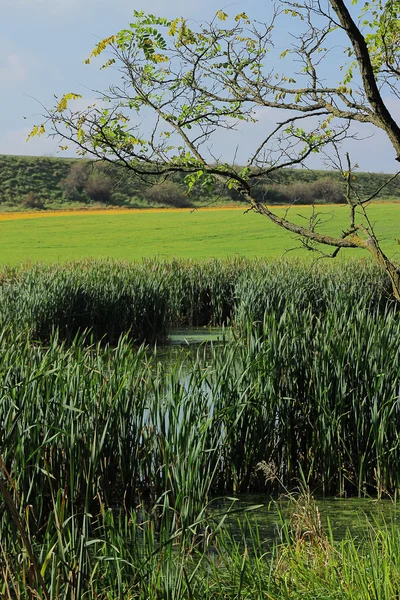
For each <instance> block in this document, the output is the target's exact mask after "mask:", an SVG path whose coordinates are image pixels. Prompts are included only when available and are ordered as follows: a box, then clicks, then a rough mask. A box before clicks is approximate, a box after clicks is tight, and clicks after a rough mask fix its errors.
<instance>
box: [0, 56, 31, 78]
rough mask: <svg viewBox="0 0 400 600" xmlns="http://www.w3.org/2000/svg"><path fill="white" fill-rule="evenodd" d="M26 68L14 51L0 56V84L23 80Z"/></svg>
mask: <svg viewBox="0 0 400 600" xmlns="http://www.w3.org/2000/svg"><path fill="white" fill-rule="evenodd" d="M26 76H27V69H26V66H25V65H24V62H23V60H22V59H21V58H20V57H19V56H18V55H17V54H15V53H14V52H10V53H9V54H6V55H5V57H4V58H0V84H8V85H9V84H12V83H19V82H21V81H24V79H26Z"/></svg>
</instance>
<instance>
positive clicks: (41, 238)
mask: <svg viewBox="0 0 400 600" xmlns="http://www.w3.org/2000/svg"><path fill="white" fill-rule="evenodd" d="M310 211H311V209H310V208H309V207H295V208H292V209H291V211H290V215H289V216H290V217H291V218H292V219H293V220H296V221H297V222H302V220H304V219H303V217H307V216H309V215H310ZM320 211H321V213H322V214H323V215H325V217H326V219H327V220H329V219H330V220H329V222H328V223H326V224H325V225H324V226H323V227H324V229H323V230H324V231H327V232H329V233H331V234H337V235H339V234H340V232H341V231H342V229H344V228H346V227H347V226H348V222H347V214H348V209H347V208H346V207H340V206H331V207H329V206H324V207H321V209H320ZM276 212H277V213H278V214H281V215H283V214H284V213H283V209H277V210H276ZM300 215H301V216H300ZM369 215H370V219H371V220H372V222H374V223H375V224H376V233H377V234H378V236H379V238H380V239H381V240H382V246H383V248H384V250H385V251H386V252H387V253H388V254H389V256H391V257H394V258H396V253H397V252H399V250H400V248H399V246H398V243H397V241H396V238H398V237H400V204H396V203H385V204H383V203H379V204H375V205H371V206H370V208H369ZM323 230H322V229H321V231H323ZM291 248H296V250H293V251H292V252H291V253H290V254H289V257H290V256H309V255H311V253H307V252H306V251H305V250H304V249H302V248H301V244H300V242H299V241H298V240H297V239H296V237H295V236H293V235H291V234H289V233H287V232H286V231H283V230H281V229H280V228H278V227H276V226H275V225H273V224H271V223H270V222H269V221H268V220H267V219H266V218H263V217H261V216H259V215H255V214H253V213H246V214H243V209H237V208H232V209H223V208H216V209H201V210H199V211H196V212H190V211H189V210H141V211H128V210H104V211H93V212H91V211H87V212H78V211H77V212H73V211H66V212H62V213H60V212H53V213H13V214H10V213H7V214H2V215H0V257H1V258H0V262H1V264H10V265H15V264H19V263H21V262H27V261H31V262H44V263H53V262H64V261H69V260H78V259H82V258H87V257H110V258H118V259H126V260H136V259H140V258H143V257H151V256H159V257H161V258H170V257H181V258H196V259H206V258H210V257H216V258H224V257H227V256H231V255H240V256H246V257H255V256H268V257H271V258H279V257H280V256H282V255H283V254H284V253H285V252H286V251H287V250H290V249H291ZM342 255H343V256H345V257H348V256H355V257H357V258H359V257H361V256H363V255H365V253H363V252H362V251H359V250H355V251H348V252H347V253H346V252H343V254H342ZM312 257H313V258H315V255H314V254H313V255H312Z"/></svg>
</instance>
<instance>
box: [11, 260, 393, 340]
mask: <svg viewBox="0 0 400 600" xmlns="http://www.w3.org/2000/svg"><path fill="white" fill-rule="evenodd" d="M294 301H296V302H297V307H298V310H301V309H302V308H306V307H307V306H311V307H312V310H313V312H314V313H323V312H326V311H327V310H331V309H334V307H335V304H337V305H338V306H340V309H343V307H345V309H346V311H351V310H352V308H353V306H355V305H360V306H365V307H366V308H367V309H369V308H374V307H375V308H376V307H378V308H379V310H381V311H385V310H386V306H387V305H388V304H390V303H391V301H390V282H389V281H388V280H387V278H386V277H385V276H384V275H383V274H382V272H381V271H379V270H378V269H377V268H376V267H374V266H373V265H371V264H370V263H368V262H360V263H349V264H338V265H336V264H335V265H332V266H331V265H327V264H326V263H318V264H316V265H315V266H314V267H310V265H309V264H305V263H302V262H296V261H294V262H284V261H278V262H273V261H266V260H248V259H242V258H232V259H227V260H226V261H218V260H211V261H205V262H199V261H183V260H173V261H160V260H153V259H151V260H144V261H142V262H140V263H125V262H118V261H111V260H104V261H99V260H89V261H83V262H78V263H71V264H69V265H66V266H65V265H52V266H45V265H34V266H29V265H28V266H25V267H20V268H17V269H12V268H8V269H7V268H6V269H5V270H3V272H2V273H0V324H8V323H13V324H14V325H15V326H17V327H18V328H20V329H21V328H22V329H24V328H28V329H29V330H30V331H31V332H32V335H33V336H34V337H36V338H37V339H38V340H42V341H47V340H49V338H50V336H51V335H52V333H54V332H55V331H57V332H58V335H59V337H60V338H63V339H66V340H68V341H71V340H72V339H73V338H74V337H75V335H76V334H77V333H79V332H80V333H82V332H83V331H85V330H88V329H90V330H91V334H92V336H93V337H94V339H97V340H100V339H103V340H104V341H106V342H110V343H116V341H117V340H118V338H119V337H120V335H123V334H129V336H130V337H131V338H132V339H134V340H136V341H138V342H139V343H142V342H154V341H156V340H158V341H165V338H166V336H167V333H168V330H169V328H171V327H174V326H182V325H190V326H204V325H226V324H227V323H231V324H237V325H241V326H242V325H244V324H245V323H249V322H250V323H253V322H254V321H258V322H262V320H263V315H264V313H265V312H271V311H272V312H274V313H277V312H278V311H281V310H282V309H283V308H284V307H285V306H286V304H287V303H289V304H290V303H291V302H294Z"/></svg>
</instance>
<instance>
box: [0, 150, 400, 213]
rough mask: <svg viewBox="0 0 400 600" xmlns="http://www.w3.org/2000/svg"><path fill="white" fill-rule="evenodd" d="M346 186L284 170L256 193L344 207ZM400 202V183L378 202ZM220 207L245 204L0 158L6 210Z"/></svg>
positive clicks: (363, 181) (225, 193) (113, 171)
mask: <svg viewBox="0 0 400 600" xmlns="http://www.w3.org/2000/svg"><path fill="white" fill-rule="evenodd" d="M390 178H391V175H389V174H386V173H358V174H357V175H356V178H355V180H354V184H355V185H356V186H357V189H358V193H359V194H360V196H361V197H362V198H366V197H368V196H370V195H372V194H373V193H375V192H376V190H377V189H379V188H380V187H381V186H383V185H384V184H385V182H387V181H388V180H389V179H390ZM344 193H345V182H344V181H343V178H342V176H341V175H340V173H338V172H335V171H309V170H306V169H284V170H282V171H279V172H277V173H275V174H274V175H273V178H271V179H270V178H266V177H265V178H261V179H259V180H257V183H256V184H255V185H254V187H253V194H254V195H255V196H256V197H257V198H259V199H262V200H264V201H265V202H266V203H268V204H288V203H293V202H298V203H299V204H312V203H314V202H316V203H339V204H340V203H342V202H344V201H345V197H344ZM399 198H400V178H399V179H395V180H394V181H392V182H391V183H389V184H388V185H387V186H386V187H385V188H384V189H382V191H381V192H380V193H379V196H378V199H382V200H395V199H399ZM209 202H215V203H218V204H224V203H231V204H232V203H236V202H241V197H240V195H239V194H238V193H237V192H235V190H229V189H228V188H227V187H226V186H224V185H223V184H222V183H216V185H215V187H214V188H213V189H212V190H207V189H205V188H202V187H198V188H195V189H194V190H193V191H192V193H191V194H190V196H189V195H188V193H187V186H186V185H185V182H184V176H183V175H181V174H175V175H174V176H173V177H172V178H171V179H168V180H166V181H154V182H153V183H149V182H148V181H143V180H142V179H140V178H139V177H137V176H135V175H134V174H133V173H131V172H129V171H128V170H126V169H123V168H120V167H118V166H117V165H113V164H110V163H99V162H94V161H91V160H88V159H68V158H53V157H46V156H41V157H28V156H8V155H2V156H1V155H0V205H2V206H3V207H4V208H11V209H12V208H14V209H32V208H33V209H44V208H62V207H63V205H66V204H67V205H71V204H83V205H85V204H93V203H95V204H102V205H104V204H105V205H107V204H108V205H120V206H132V207H138V208H140V207H146V206H164V207H168V206H173V207H180V208H183V207H188V206H198V205H201V204H205V203H209Z"/></svg>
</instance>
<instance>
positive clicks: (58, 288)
mask: <svg viewBox="0 0 400 600" xmlns="http://www.w3.org/2000/svg"><path fill="white" fill-rule="evenodd" d="M0 281H1V284H0V315H1V323H0V327H1V333H0V335H1V340H0V341H1V343H0V387H1V394H2V400H1V403H0V440H1V465H0V466H1V474H2V477H1V479H0V486H1V490H0V491H1V496H2V500H1V502H2V504H1V512H0V569H1V572H2V580H1V588H0V593H1V594H2V597H4V598H7V599H8V598H15V597H18V598H28V597H32V594H37V595H38V597H46V598H57V599H58V598H84V597H90V598H93V597H96V598H97V597H98V598H122V597H126V598H143V599H145V598H154V600H155V599H158V598H171V599H172V598H176V599H178V598H188V599H192V598H199V599H203V598H221V599H222V598H232V599H233V598H264V597H265V598H289V597H290V598H291V597H294V598H295V597H300V596H301V597H304V598H317V597H324V598H393V597H395V595H393V594H396V593H397V591H398V590H399V585H400V565H399V556H400V552H399V550H400V532H399V529H398V527H397V525H396V519H397V511H393V512H391V513H389V512H386V517H385V515H384V516H383V517H382V518H381V517H379V519H378V518H376V519H375V518H374V519H372V520H371V518H370V519H369V523H368V525H366V526H364V527H362V530H359V533H358V537H355V534H354V531H353V533H352V534H350V533H349V534H346V532H345V531H343V530H342V531H341V534H340V536H339V537H338V536H337V535H336V533H335V531H336V530H335V527H330V525H329V519H328V520H327V519H326V518H325V519H323V520H321V515H320V513H319V511H318V508H317V506H316V504H315V501H314V500H313V498H312V496H311V494H310V492H309V489H312V490H314V492H315V494H317V495H319V496H321V495H324V496H337V497H345V496H353V497H360V498H363V497H372V498H375V499H377V498H386V499H396V498H397V495H398V490H399V489H400V475H399V473H400V469H399V463H400V442H399V435H398V431H399V426H400V422H399V421H400V410H399V400H398V398H399V381H400V350H399V345H398V339H399V335H400V312H399V310H398V306H397V304H396V303H395V302H394V301H393V300H392V299H391V296H390V284H389V282H388V281H387V280H386V278H385V276H384V275H383V274H382V272H381V271H379V270H378V269H377V268H376V267H374V266H372V265H371V264H370V263H367V262H365V263H363V262H361V263H348V264H347V263H345V264H336V263H334V264H327V263H317V264H315V265H313V266H312V267H310V265H309V264H306V263H302V262H296V261H293V262H284V261H281V262H268V261H265V260H248V259H239V258H237V259H231V260H225V261H217V260H212V261H208V262H196V261H183V260H173V261H160V260H146V261H143V262H141V263H121V262H114V261H110V260H108V261H86V262H81V263H70V264H67V265H51V266H44V265H36V266H26V267H16V268H14V267H8V268H4V269H3V271H2V273H1V279H0ZM209 324H212V325H215V326H220V327H221V326H223V327H224V328H228V327H229V335H228V333H227V334H226V336H225V337H226V340H227V343H220V342H219V341H216V342H212V343H210V344H208V345H206V346H200V347H199V348H198V350H197V351H194V352H193V351H192V352H191V353H186V359H185V363H184V364H183V363H182V361H180V360H179V359H178V360H177V361H176V362H175V363H174V362H172V363H171V361H168V362H166V361H165V360H163V352H162V350H160V349H159V344H160V343H164V342H166V341H167V340H168V336H169V335H170V333H171V331H172V328H174V327H176V326H180V327H183V326H189V325H190V326H193V325H195V326H205V325H209ZM224 335H225V333H224V330H222V336H224ZM155 342H156V343H157V344H156V345H152V346H146V345H145V343H151V344H154V343H155ZM248 492H252V493H257V494H261V496H260V495H258V496H256V497H254V498H253V499H252V500H251V501H249V500H248V499H247V501H246V502H244V503H243V502H241V501H238V500H237V499H238V498H240V497H241V494H243V493H248ZM282 494H283V495H284V496H285V500H284V501H283V502H280V501H278V502H276V504H274V506H275V508H273V509H272V510H273V511H275V514H276V515H277V517H276V520H275V526H274V528H273V531H272V530H271V529H267V530H265V529H264V528H263V526H262V522H263V515H264V514H265V513H266V511H267V506H266V504H268V502H269V499H270V498H271V497H274V498H276V499H277V498H279V497H281V496H282ZM222 498H225V500H222ZM226 498H228V500H227V499H226ZM229 498H230V499H229ZM270 510H271V508H270ZM360 532H361V533H360ZM371 590H372V591H371ZM374 590H375V591H374ZM367 593H368V594H370V595H367ZM318 594H320V595H319V596H318ZM321 594H322V596H321ZM30 595H31V596H30Z"/></svg>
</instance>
